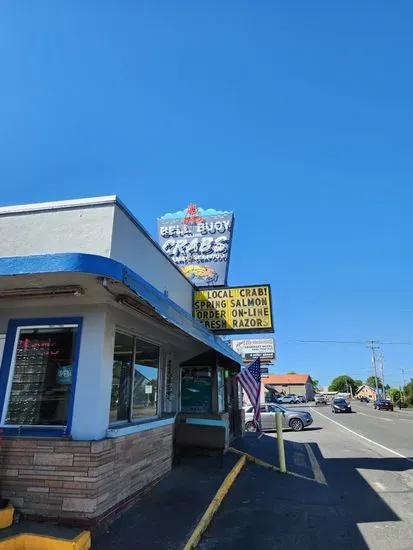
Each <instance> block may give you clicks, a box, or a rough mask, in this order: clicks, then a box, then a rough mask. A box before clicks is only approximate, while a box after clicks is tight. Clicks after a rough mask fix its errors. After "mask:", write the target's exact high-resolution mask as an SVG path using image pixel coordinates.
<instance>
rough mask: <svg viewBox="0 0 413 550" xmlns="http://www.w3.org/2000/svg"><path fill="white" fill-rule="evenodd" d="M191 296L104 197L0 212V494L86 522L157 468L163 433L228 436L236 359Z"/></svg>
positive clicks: (115, 203)
mask: <svg viewBox="0 0 413 550" xmlns="http://www.w3.org/2000/svg"><path fill="white" fill-rule="evenodd" d="M192 293H193V288H192V285H191V283H190V282H189V281H188V280H187V279H186V278H185V277H184V276H183V275H182V273H181V272H180V271H179V270H178V269H177V268H176V267H175V265H174V264H172V263H171V261H170V260H169V259H168V258H167V256H166V255H165V254H164V253H163V252H162V251H161V249H160V248H159V246H158V245H157V244H156V243H155V242H154V241H153V240H152V238H151V237H150V236H149V234H148V233H147V232H146V230H145V229H144V228H143V227H142V226H141V224H140V223H139V222H138V221H137V220H136V218H135V217H134V216H133V215H132V214H131V213H130V212H129V210H128V209H127V208H126V207H125V206H124V205H123V204H122V203H121V202H120V201H119V200H118V199H117V198H116V197H102V198H97V199H84V200H74V201H63V202H55V203H42V204H32V205H25V206H15V207H14V206H13V207H6V208H0V299H1V303H0V334H1V335H2V336H1V337H0V358H1V357H2V362H1V369H0V411H1V427H2V428H3V432H4V435H5V440H4V442H3V444H2V445H1V447H0V455H1V457H2V467H1V468H2V469H1V479H2V489H1V491H2V497H6V498H9V499H10V500H11V502H12V503H13V504H14V505H15V507H16V508H20V510H21V511H22V512H23V514H26V515H27V516H47V517H53V518H56V519H58V520H62V521H63V520H64V521H68V520H69V521H73V522H74V521H75V520H86V521H90V522H96V521H99V520H100V519H101V518H102V517H106V516H107V515H108V514H110V513H112V512H114V511H115V510H117V509H118V508H119V507H121V506H122V505H124V504H127V503H128V502H129V501H130V500H131V499H132V498H134V497H136V495H137V494H139V493H140V492H141V491H142V490H143V489H144V488H145V487H147V486H148V485H150V484H152V483H154V482H155V481H156V480H157V479H159V478H160V477H162V476H163V475H165V474H166V473H167V472H168V471H169V470H170V468H171V465H172V458H173V453H174V452H175V444H174V437H173V434H174V432H175V442H176V444H178V445H182V446H184V445H190V444H191V443H192V442H194V444H197V445H198V444H199V445H201V446H202V444H204V445H205V446H212V447H225V446H226V445H227V444H228V440H229V439H230V437H231V435H234V432H235V431H236V430H237V429H238V427H239V417H240V415H239V414H238V405H237V401H236V395H237V391H236V383H235V381H234V376H233V375H234V373H235V372H238V370H239V362H240V358H239V356H238V355H237V354H236V353H235V352H233V351H232V350H231V349H230V348H229V347H228V346H226V345H225V344H224V343H223V342H222V341H221V340H220V339H218V338H216V337H215V336H214V335H213V334H212V333H211V332H210V331H209V330H207V329H206V328H205V327H204V326H203V325H201V324H200V323H198V322H197V321H195V320H194V319H193V318H192ZM2 347H4V350H3V349H2ZM191 384H192V386H194V385H195V386H196V385H197V384H198V385H199V387H202V388H203V390H202V399H201V398H199V397H197V396H198V394H197V393H196V392H198V390H196V391H195V392H194V393H192V392H190V391H188V390H190V389H191V388H190V387H189V386H190V385H191ZM198 393H199V392H198ZM194 396H195V397H194ZM237 422H238V423H237ZM39 495H41V498H40V497H39Z"/></svg>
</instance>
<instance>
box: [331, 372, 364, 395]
mask: <svg viewBox="0 0 413 550" xmlns="http://www.w3.org/2000/svg"><path fill="white" fill-rule="evenodd" d="M350 388H351V390H352V391H353V394H354V393H355V392H356V391H357V384H356V382H355V381H354V380H353V378H351V376H348V375H347V374H342V375H340V376H337V377H336V378H334V380H333V381H332V382H331V384H330V386H329V387H328V389H329V391H338V392H342V393H350V391H351V390H350Z"/></svg>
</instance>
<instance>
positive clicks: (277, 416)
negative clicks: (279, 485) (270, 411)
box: [275, 411, 287, 474]
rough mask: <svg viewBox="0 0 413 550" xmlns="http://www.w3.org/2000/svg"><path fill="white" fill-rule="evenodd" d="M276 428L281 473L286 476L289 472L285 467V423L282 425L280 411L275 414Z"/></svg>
mask: <svg viewBox="0 0 413 550" xmlns="http://www.w3.org/2000/svg"><path fill="white" fill-rule="evenodd" d="M275 426H276V428H277V442H278V458H279V461H280V472H281V473H283V474H285V473H286V472H287V467H286V465H285V451H284V439H283V423H282V418H281V413H280V411H277V412H276V413H275Z"/></svg>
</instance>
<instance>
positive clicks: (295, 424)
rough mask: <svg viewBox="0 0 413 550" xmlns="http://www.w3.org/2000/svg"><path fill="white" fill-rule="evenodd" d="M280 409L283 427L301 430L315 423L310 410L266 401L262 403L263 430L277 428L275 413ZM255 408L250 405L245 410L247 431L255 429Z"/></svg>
mask: <svg viewBox="0 0 413 550" xmlns="http://www.w3.org/2000/svg"><path fill="white" fill-rule="evenodd" d="M277 411H280V412H281V413H282V423H283V429H284V430H286V429H290V430H293V431H294V432H300V431H301V430H302V429H303V428H307V427H308V426H310V425H311V424H312V423H313V417H312V416H311V414H310V413H309V412H308V411H297V410H292V409H287V408H286V407H283V406H282V405H279V404H278V403H266V404H265V405H261V407H260V412H261V428H262V431H263V432H265V431H271V430H275V413H276V412H277ZM253 419H254V408H253V407H249V408H248V409H247V410H246V411H245V431H246V432H253V431H255V426H254V421H253Z"/></svg>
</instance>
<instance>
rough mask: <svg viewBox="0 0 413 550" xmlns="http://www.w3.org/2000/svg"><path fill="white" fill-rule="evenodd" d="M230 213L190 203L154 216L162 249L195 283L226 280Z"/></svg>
mask: <svg viewBox="0 0 413 550" xmlns="http://www.w3.org/2000/svg"><path fill="white" fill-rule="evenodd" d="M233 226H234V215H233V213H232V212H222V211H217V210H213V209H208V210H204V209H202V208H198V207H197V206H196V205H195V204H190V205H189V206H188V208H187V209H186V211H181V212H175V213H173V214H165V215H164V216H162V217H161V218H159V219H158V236H159V244H160V245H161V247H162V250H163V251H164V252H165V254H167V255H168V256H169V257H170V258H171V260H172V261H173V262H174V263H175V264H176V265H177V266H178V267H179V268H180V269H181V271H182V273H183V274H184V275H185V276H186V277H187V278H188V279H189V280H190V281H191V282H192V283H194V284H195V285H197V286H223V285H225V284H226V282H227V275H228V263H229V258H230V252H231V242H232V231H233Z"/></svg>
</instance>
